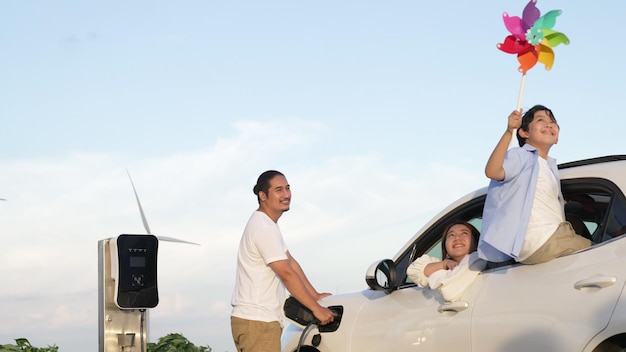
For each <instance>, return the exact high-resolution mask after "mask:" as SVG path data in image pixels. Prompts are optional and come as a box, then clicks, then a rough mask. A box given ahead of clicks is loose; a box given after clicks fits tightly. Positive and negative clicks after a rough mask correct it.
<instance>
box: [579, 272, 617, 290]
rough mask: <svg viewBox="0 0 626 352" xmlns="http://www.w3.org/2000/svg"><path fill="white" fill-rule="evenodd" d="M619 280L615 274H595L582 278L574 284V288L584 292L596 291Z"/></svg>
mask: <svg viewBox="0 0 626 352" xmlns="http://www.w3.org/2000/svg"><path fill="white" fill-rule="evenodd" d="M616 282H617V278H616V277H615V276H594V277H591V278H588V279H582V280H580V281H577V282H576V283H575V284H574V288H575V289H577V290H580V291H583V292H596V291H598V290H600V289H602V288H605V287H609V286H611V285H613V284H615V283H616Z"/></svg>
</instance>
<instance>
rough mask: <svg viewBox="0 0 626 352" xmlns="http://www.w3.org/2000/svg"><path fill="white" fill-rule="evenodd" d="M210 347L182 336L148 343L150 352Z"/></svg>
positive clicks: (201, 350) (185, 351)
mask: <svg viewBox="0 0 626 352" xmlns="http://www.w3.org/2000/svg"><path fill="white" fill-rule="evenodd" d="M211 351H212V349H211V347H209V346H196V345H194V344H193V343H191V342H189V340H187V338H185V337H184V336H183V335H182V334H176V333H172V334H168V335H165V336H163V337H161V338H159V341H158V342H157V343H152V342H148V352H211ZM0 352H1V351H0Z"/></svg>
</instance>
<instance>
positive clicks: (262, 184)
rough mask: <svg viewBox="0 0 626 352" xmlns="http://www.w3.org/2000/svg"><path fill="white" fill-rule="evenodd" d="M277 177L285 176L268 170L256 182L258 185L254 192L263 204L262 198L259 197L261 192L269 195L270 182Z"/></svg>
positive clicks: (255, 186) (253, 189) (253, 188)
mask: <svg viewBox="0 0 626 352" xmlns="http://www.w3.org/2000/svg"><path fill="white" fill-rule="evenodd" d="M276 176H285V175H283V174H282V172H279V171H276V170H268V171H265V172H264V173H262V174H261V175H260V176H259V178H258V179H257V180H256V185H254V187H252V192H254V194H255V195H256V198H257V201H258V202H259V204H261V198H260V197H259V192H263V193H265V194H267V192H269V190H270V180H271V179H273V178H274V177H276Z"/></svg>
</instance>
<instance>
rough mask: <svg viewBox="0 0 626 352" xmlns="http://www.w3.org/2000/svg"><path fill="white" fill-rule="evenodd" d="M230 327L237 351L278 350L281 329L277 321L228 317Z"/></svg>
mask: <svg viewBox="0 0 626 352" xmlns="http://www.w3.org/2000/svg"><path fill="white" fill-rule="evenodd" d="M230 327H231V329H232V333H233V341H234V342H235V347H236V348H237V352H280V335H281V334H282V332H283V329H282V327H281V326H280V323H279V322H277V321H272V322H269V323H268V322H264V321H257V320H246V319H241V318H237V317H230Z"/></svg>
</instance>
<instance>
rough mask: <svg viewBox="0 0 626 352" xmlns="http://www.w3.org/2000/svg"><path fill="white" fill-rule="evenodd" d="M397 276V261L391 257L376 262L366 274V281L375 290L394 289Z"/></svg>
mask: <svg viewBox="0 0 626 352" xmlns="http://www.w3.org/2000/svg"><path fill="white" fill-rule="evenodd" d="M396 278H397V271H396V263H394V262H393V260H391V259H385V260H381V261H377V262H375V263H374V264H372V265H371V266H370V267H369V268H368V269H367V273H366V274H365V282H366V283H367V285H368V286H369V287H370V288H371V289H372V290H375V291H387V292H391V291H393V290H394V289H395V288H396Z"/></svg>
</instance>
